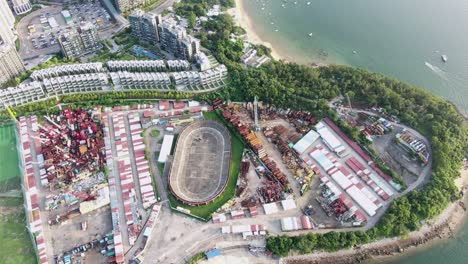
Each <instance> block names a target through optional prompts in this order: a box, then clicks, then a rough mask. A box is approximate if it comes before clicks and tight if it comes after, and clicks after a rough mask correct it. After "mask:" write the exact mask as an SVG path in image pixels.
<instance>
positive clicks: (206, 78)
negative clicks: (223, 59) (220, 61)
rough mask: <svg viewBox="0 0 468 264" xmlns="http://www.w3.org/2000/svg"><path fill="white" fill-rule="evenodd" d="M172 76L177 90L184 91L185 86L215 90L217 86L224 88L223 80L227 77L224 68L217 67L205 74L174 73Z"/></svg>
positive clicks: (190, 72)
mask: <svg viewBox="0 0 468 264" xmlns="http://www.w3.org/2000/svg"><path fill="white" fill-rule="evenodd" d="M172 76H173V78H174V82H175V85H176V87H177V89H178V90H184V89H185V87H186V86H189V87H190V86H193V87H198V86H208V87H212V88H215V87H218V86H224V82H223V80H224V79H226V77H227V69H226V66H224V65H219V66H218V67H216V68H213V69H211V70H208V71H205V72H196V71H184V72H174V73H173V74H172Z"/></svg>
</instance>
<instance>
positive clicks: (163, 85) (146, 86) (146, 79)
mask: <svg viewBox="0 0 468 264" xmlns="http://www.w3.org/2000/svg"><path fill="white" fill-rule="evenodd" d="M110 76H111V79H112V83H113V84H114V87H115V89H116V90H121V89H138V90H154V89H161V90H168V89H169V88H170V85H171V79H170V77H169V74H168V73H165V72H137V73H134V72H126V71H124V72H121V71H119V72H112V73H110Z"/></svg>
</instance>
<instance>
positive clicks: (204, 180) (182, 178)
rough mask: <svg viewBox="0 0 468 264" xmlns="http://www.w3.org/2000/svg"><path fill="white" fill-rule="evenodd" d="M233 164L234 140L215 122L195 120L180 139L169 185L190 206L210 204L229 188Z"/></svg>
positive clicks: (224, 128)
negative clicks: (232, 144)
mask: <svg viewBox="0 0 468 264" xmlns="http://www.w3.org/2000/svg"><path fill="white" fill-rule="evenodd" d="M230 163H231V138H230V134H229V131H228V130H227V128H226V127H225V126H224V125H222V124H221V123H218V122H216V121H211V120H210V121H208V120H206V121H195V122H194V123H192V124H191V125H189V126H187V127H186V128H185V129H184V130H183V131H182V132H181V133H180V134H179V138H178V139H177V145H176V149H175V154H174V161H173V163H172V166H171V171H170V174H169V186H170V189H171V191H172V193H173V194H174V195H175V196H176V198H177V199H179V200H181V201H182V202H184V203H186V204H190V205H200V204H208V203H210V202H211V201H213V200H214V199H216V198H217V197H218V196H219V195H221V193H222V192H223V191H224V189H225V188H226V184H227V181H228V179H229V167H230Z"/></svg>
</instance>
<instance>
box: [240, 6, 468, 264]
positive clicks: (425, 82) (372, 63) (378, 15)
mask: <svg viewBox="0 0 468 264" xmlns="http://www.w3.org/2000/svg"><path fill="white" fill-rule="evenodd" d="M242 2H243V6H244V8H245V11H246V13H247V15H248V16H249V17H250V20H251V24H252V25H253V30H254V31H255V33H256V34H257V35H258V36H259V37H260V38H261V39H262V40H264V41H267V42H269V43H271V44H273V45H274V48H275V50H276V51H277V52H278V53H279V54H281V55H282V56H284V57H285V58H286V59H287V60H288V61H295V62H299V63H304V64H310V63H314V62H322V63H337V64H347V65H352V66H356V67H362V68H367V69H369V70H371V71H375V72H381V73H384V74H386V75H389V76H393V77H395V78H397V79H399V80H402V81H405V82H408V83H411V84H415V85H418V86H420V87H423V88H425V89H427V90H429V91H431V92H433V93H434V94H437V95H439V96H442V97H444V98H446V99H448V100H449V101H451V102H453V103H454V104H455V105H456V106H457V107H458V108H459V109H460V111H462V112H463V113H464V114H465V115H467V114H468V1H467V0H445V1H440V0H392V1H388V0H386V1H383V0H352V1H351V0H296V1H294V0H287V1H283V0H242ZM294 2H296V4H295V3H294ZM308 3H309V4H308ZM283 5H284V7H283ZM442 55H446V56H447V57H448V61H447V62H446V63H444V62H442V60H441V56H442ZM379 263H392V264H396V263H398V264H400V263H404V264H440V263H443V264H467V263H468V224H467V221H465V224H464V225H463V227H462V228H461V230H460V232H459V233H457V234H456V236H455V238H454V239H451V240H447V241H444V242H441V243H436V244H435V245H433V246H431V247H427V248H422V249H417V250H415V251H413V252H411V253H410V254H405V255H403V256H401V257H398V258H396V259H391V260H385V261H379Z"/></svg>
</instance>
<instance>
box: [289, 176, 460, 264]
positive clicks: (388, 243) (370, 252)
mask: <svg viewBox="0 0 468 264" xmlns="http://www.w3.org/2000/svg"><path fill="white" fill-rule="evenodd" d="M455 184H456V185H457V187H458V188H459V189H460V191H462V192H463V197H462V198H461V199H460V200H457V201H455V202H452V203H450V204H449V206H448V207H447V208H446V209H445V210H444V211H443V212H442V213H441V214H440V215H438V216H437V217H435V218H434V219H431V220H428V222H427V223H426V224H424V225H423V226H422V227H421V229H420V230H417V231H413V232H411V233H410V234H409V235H408V237H407V238H398V237H397V238H385V239H382V240H378V241H375V242H372V243H369V244H365V245H362V246H361V247H360V248H359V249H343V250H340V251H337V252H333V253H329V252H316V253H311V254H307V255H293V256H288V257H286V258H284V259H283V263H285V264H306V263H317V264H319V263H320V264H335V263H345V264H347V263H349V264H352V263H359V262H366V263H368V262H370V263H372V261H376V260H385V259H386V260H390V259H392V258H398V257H401V256H402V255H403V254H411V253H414V252H415V250H421V249H424V248H428V247H430V246H433V245H436V244H437V243H440V242H441V241H446V240H448V239H452V238H453V237H454V236H455V234H456V233H457V232H459V229H460V228H461V227H462V224H463V223H464V221H465V214H466V208H465V203H464V202H466V200H467V198H468V196H467V195H466V192H467V190H468V170H463V169H462V171H461V176H460V178H458V179H456V180H455Z"/></svg>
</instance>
